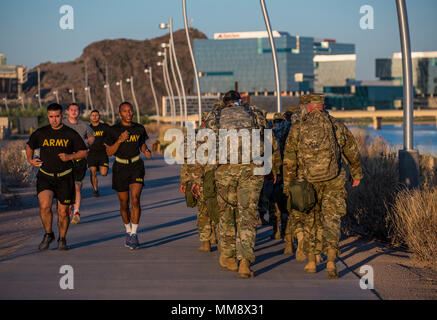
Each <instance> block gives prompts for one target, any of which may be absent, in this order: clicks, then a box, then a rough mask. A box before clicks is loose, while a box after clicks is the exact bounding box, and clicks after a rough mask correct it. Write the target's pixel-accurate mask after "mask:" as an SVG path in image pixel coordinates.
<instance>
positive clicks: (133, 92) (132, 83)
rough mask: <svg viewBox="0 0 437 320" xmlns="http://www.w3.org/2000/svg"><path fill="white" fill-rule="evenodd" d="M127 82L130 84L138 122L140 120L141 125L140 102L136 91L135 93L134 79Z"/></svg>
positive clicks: (131, 78)
mask: <svg viewBox="0 0 437 320" xmlns="http://www.w3.org/2000/svg"><path fill="white" fill-rule="evenodd" d="M126 82H127V83H130V89H131V92H132V98H133V99H134V104H135V109H136V111H137V120H138V123H141V122H140V108H139V107H138V102H137V98H136V97H135V91H134V77H133V76H130V78H127V79H126Z"/></svg>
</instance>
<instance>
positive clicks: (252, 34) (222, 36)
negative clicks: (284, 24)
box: [214, 30, 281, 40]
mask: <svg viewBox="0 0 437 320" xmlns="http://www.w3.org/2000/svg"><path fill="white" fill-rule="evenodd" d="M268 37H269V35H268V33H267V31H248V32H225V33H214V40H226V39H254V38H255V39H256V38H268ZM273 37H274V38H280V37H281V34H280V33H279V32H278V31H276V30H274V31H273Z"/></svg>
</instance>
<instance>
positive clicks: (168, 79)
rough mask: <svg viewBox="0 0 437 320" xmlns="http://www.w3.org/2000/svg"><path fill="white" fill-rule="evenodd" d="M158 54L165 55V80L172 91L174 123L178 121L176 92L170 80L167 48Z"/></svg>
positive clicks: (171, 101)
mask: <svg viewBox="0 0 437 320" xmlns="http://www.w3.org/2000/svg"><path fill="white" fill-rule="evenodd" d="M158 56H160V57H164V60H163V63H164V73H165V80H166V81H167V85H168V90H169V93H170V96H169V97H170V105H171V117H172V124H175V123H176V102H175V99H174V93H173V87H172V85H171V80H170V73H169V72H168V60H167V50H166V49H165V48H164V51H162V52H161V51H159V52H158Z"/></svg>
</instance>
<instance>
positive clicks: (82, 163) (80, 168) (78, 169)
mask: <svg viewBox="0 0 437 320" xmlns="http://www.w3.org/2000/svg"><path fill="white" fill-rule="evenodd" d="M87 169H88V167H87V162H86V159H81V160H79V161H76V160H73V177H74V181H78V182H80V181H82V180H83V178H85V174H86V171H87Z"/></svg>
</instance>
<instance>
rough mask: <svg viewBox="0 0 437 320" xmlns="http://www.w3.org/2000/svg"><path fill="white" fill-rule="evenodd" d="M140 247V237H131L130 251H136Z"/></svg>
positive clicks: (134, 234)
mask: <svg viewBox="0 0 437 320" xmlns="http://www.w3.org/2000/svg"><path fill="white" fill-rule="evenodd" d="M139 246H140V242H139V241H138V235H137V234H136V233H133V234H132V235H131V237H130V246H129V247H130V249H131V250H135V249H137V248H138V247H139Z"/></svg>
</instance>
